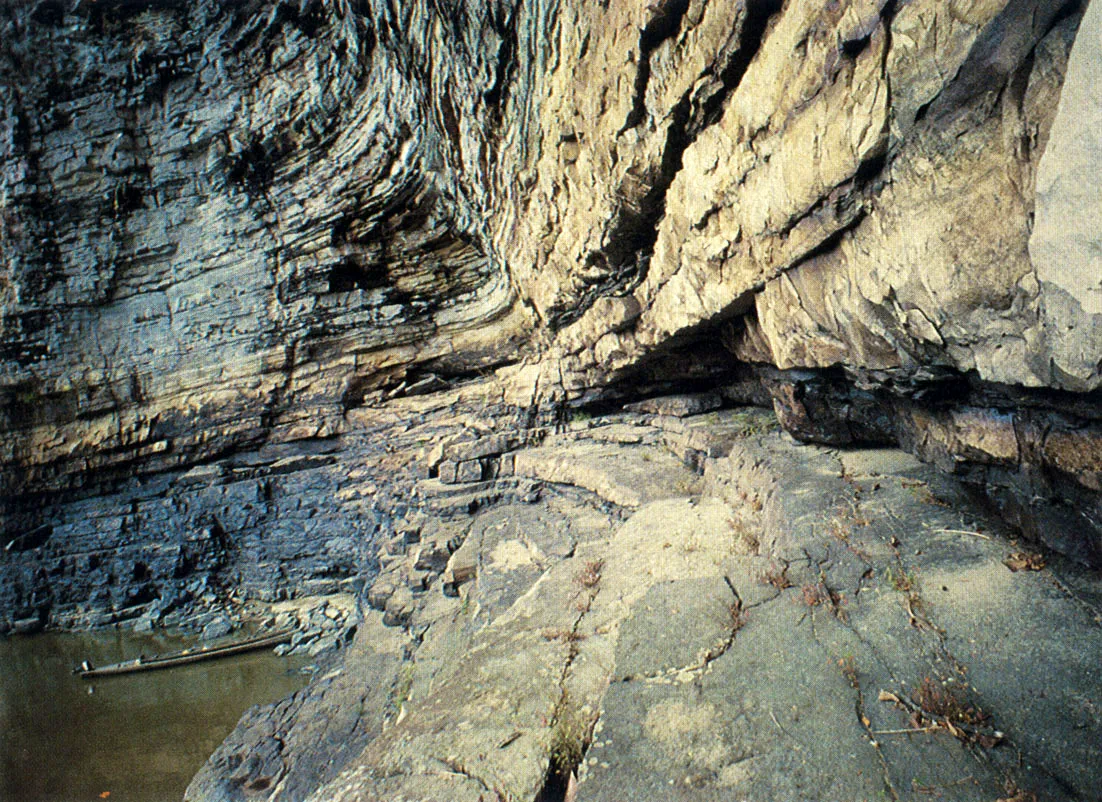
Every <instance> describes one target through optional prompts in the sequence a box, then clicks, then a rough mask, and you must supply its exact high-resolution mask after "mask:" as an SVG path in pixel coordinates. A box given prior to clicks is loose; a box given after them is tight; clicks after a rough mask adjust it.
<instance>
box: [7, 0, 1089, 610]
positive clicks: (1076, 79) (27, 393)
mask: <svg viewBox="0 0 1102 802" xmlns="http://www.w3.org/2000/svg"><path fill="white" fill-rule="evenodd" d="M1100 13H1102V12H1100V11H1099V10H1098V9H1097V8H1094V7H1091V8H1089V9H1087V10H1086V11H1085V14H1086V16H1085V17H1084V4H1082V3H1077V2H1062V3H1045V2H1040V1H1039V0H1014V1H1013V2H999V1H998V0H993V1H992V2H959V3H951V4H948V5H946V4H945V3H941V2H935V1H934V0H913V2H908V3H894V2H883V0H854V2H838V3H828V4H822V5H821V6H820V5H814V4H796V3H789V4H784V3H780V2H771V1H770V0H751V1H748V2H741V3H736V4H734V5H733V6H731V5H730V4H721V3H716V2H708V1H707V0H670V1H669V2H663V3H656V4H650V5H640V4H631V3H618V2H617V3H604V4H598V5H597V6H592V7H591V6H587V5H584V4H582V5H579V4H566V5H563V4H560V3H551V2H544V1H543V0H537V2H533V3H528V4H509V3H494V2H475V1H474V0H471V2H463V3H455V4H451V5H448V6H442V5H440V4H438V3H428V2H414V3H410V4H405V5H403V6H401V7H400V8H398V7H394V6H393V5H392V4H388V3H381V2H379V3H376V2H364V1H359V2H353V1H352V0H286V1H285V2H279V3H275V4H268V3H260V2H249V3H229V2H220V1H219V0H201V1H200V2H197V3H191V4H183V3H178V2H174V1H172V0H161V2H156V3H146V4H135V3H132V2H128V1H127V0H102V1H101V2H97V3H95V4H91V3H76V2H67V1H66V0H41V2H26V3H19V4H10V5H9V6H8V7H7V8H6V9H5V11H4V12H3V16H2V17H0V25H2V26H3V31H2V37H0V41H2V45H0V63H2V64H3V70H4V72H3V78H2V79H0V93H3V101H4V102H3V104H2V109H3V111H2V112H0V114H2V118H0V170H2V175H3V183H2V209H0V211H2V214H3V216H2V219H0V235H2V238H0V349H2V352H3V354H4V357H5V358H4V362H3V364H2V365H0V394H2V399H3V403H0V434H2V435H3V437H2V438H0V469H2V470H3V476H4V487H3V491H2V493H0V496H2V498H0V503H2V504H3V515H4V524H3V532H4V535H5V543H12V544H15V547H13V548H15V549H16V551H17V552H18V553H19V554H20V555H23V556H21V557H20V558H19V561H18V562H19V564H20V566H21V567H20V568H19V571H20V575H21V576H22V575H26V576H30V577H34V576H37V573H36V572H37V571H38V569H39V568H45V567H46V566H45V563H44V561H43V560H39V556H41V555H36V554H35V553H34V552H35V549H36V548H39V547H41V546H42V544H41V543H39V542H38V541H39V540H41V539H42V538H43V537H44V535H43V533H44V532H46V529H45V528H44V527H51V526H54V523H55V522H56V520H58V514H59V513H58V512H57V508H55V507H54V506H53V505H54V504H55V503H56V502H57V500H58V498H59V494H68V493H71V492H72V491H74V490H76V491H78V492H79V494H81V495H85V496H94V495H95V494H97V493H105V492H121V490H120V486H119V485H118V482H119V481H121V480H124V479H129V478H132V477H135V476H138V477H148V476H153V475H158V474H163V473H164V472H166V471H168V472H175V471H186V470H187V469H189V468H191V467H192V466H193V465H195V464H208V463H211V462H212V461H214V460H223V459H228V458H231V457H232V456H233V455H234V454H237V453H242V452H249V453H251V452H255V451H257V450H258V449H261V448H263V447H265V446H270V445H273V444H280V443H289V442H292V443H293V442H303V443H307V444H310V443H312V442H313V441H320V440H331V441H332V443H333V444H336V448H337V449H338V450H340V449H342V448H344V447H345V446H346V445H348V444H352V443H354V442H358V441H357V438H358V437H360V434H359V433H362V431H363V430H364V427H366V430H367V431H375V432H379V431H387V432H390V431H397V429H396V428H395V429H390V428H387V427H389V426H391V425H392V424H395V418H394V415H395V414H400V413H397V412H395V411H394V410H393V409H390V410H388V404H389V403H391V402H392V401H393V400H394V399H395V398H398V397H401V396H408V395H416V394H427V395H428V396H429V397H437V396H438V395H439V394H440V393H442V392H443V391H444V390H445V389H446V388H447V387H448V386H449V384H451V383H453V382H455V381H456V380H459V379H463V380H466V379H471V378H473V377H474V376H475V375H476V374H477V373H480V372H482V373H485V372H486V371H488V370H490V369H493V368H501V369H500V370H499V371H498V374H497V376H496V377H494V379H493V381H494V382H496V384H495V383H491V384H487V385H485V386H486V387H488V388H489V389H485V390H483V391H480V392H482V396H481V397H483V398H486V399H495V400H497V399H504V400H505V401H507V402H508V403H510V404H513V405H514V406H516V407H518V408H520V409H521V410H523V411H524V414H531V415H536V414H537V413H538V414H542V415H544V416H545V417H553V416H554V415H555V414H557V410H558V409H559V406H560V405H561V404H562V403H564V402H567V403H573V404H585V403H590V402H600V403H604V404H614V403H619V402H621V401H624V400H634V399H637V398H638V397H640V396H647V395H650V394H652V393H653V392H655V391H657V390H669V389H671V387H670V385H676V384H677V383H679V382H680V383H685V384H691V386H687V387H680V388H677V389H679V390H686V389H691V390H711V391H716V392H721V391H722V392H726V393H727V395H726V396H725V397H726V398H727V399H728V400H730V399H732V398H739V399H743V400H745V399H748V398H753V399H755V400H760V396H761V394H762V390H761V387H763V386H764V387H765V388H767V389H768V390H769V392H770V394H771V398H772V401H773V403H775V405H776V407H777V410H778V412H779V413H780V418H781V420H782V421H783V422H784V423H785V425H787V426H788V427H789V428H790V430H791V431H793V432H794V433H796V434H797V435H799V436H802V437H806V438H810V439H819V440H825V441H829V442H843V441H846V440H847V438H848V440H849V441H862V440H872V441H880V440H889V441H897V442H902V443H904V444H905V445H907V446H908V447H910V448H912V449H913V450H915V451H916V452H917V453H919V454H921V455H923V456H925V457H927V458H930V459H933V460H934V461H936V462H938V463H939V464H942V465H943V466H945V467H948V468H950V469H952V470H953V471H954V472H955V473H957V474H958V475H960V476H962V477H963V478H965V479H968V480H970V481H972V482H973V483H974V484H975V485H976V486H978V487H981V488H983V489H984V490H985V491H986V492H988V493H989V494H990V495H992V497H994V498H996V499H998V500H999V501H1000V504H1001V505H1002V506H1003V507H1004V508H1005V509H1006V510H1008V511H1009V512H1010V514H1011V517H1013V518H1015V519H1016V520H1018V521H1019V522H1020V523H1021V524H1022V526H1023V527H1025V528H1026V530H1027V531H1032V530H1037V531H1040V530H1042V529H1044V528H1045V527H1044V526H1042V525H1041V523H1043V521H1044V518H1043V516H1041V517H1038V516H1037V514H1036V512H1037V511H1036V509H1035V507H1036V506H1037V505H1036V504H1035V503H1034V500H1036V499H1041V501H1042V506H1044V505H1048V504H1049V502H1050V501H1051V500H1052V499H1057V503H1056V506H1057V507H1060V505H1061V504H1063V506H1062V507H1060V508H1061V509H1064V508H1067V509H1069V510H1071V517H1070V518H1067V519H1066V521H1077V522H1079V523H1081V524H1083V526H1084V527H1085V529H1084V530H1083V532H1084V534H1083V535H1082V536H1077V537H1079V539H1080V540H1081V541H1082V542H1081V543H1080V544H1079V545H1078V546H1071V547H1069V550H1070V551H1072V552H1073V553H1076V554H1079V555H1080V556H1082V557H1084V558H1085V559H1088V560H1093V559H1096V558H1095V557H1092V556H1091V555H1096V554H1097V552H1098V543H1099V542H1100V535H1099V526H1098V524H1097V523H1096V521H1097V516H1096V515H1095V514H1094V512H1092V510H1095V509H1097V499H1098V487H1097V483H1098V482H1097V476H1098V464H1097V462H1096V461H1093V456H1092V455H1094V454H1096V453H1097V450H1096V447H1095V443H1094V441H1095V440H1096V439H1097V436H1096V433H1097V429H1098V426H1099V420H1100V413H1099V404H1098V396H1097V393H1098V388H1099V385H1100V374H1099V363H1098V357H1099V354H1102V329H1100V327H1099V323H1098V320H1099V315H1098V314H1097V312H1098V299H1097V297H1096V296H1097V294H1098V292H1097V290H1098V288H1097V287H1096V286H1095V285H1096V283H1097V282H1096V279H1097V276H1095V275H1094V274H1095V273H1096V272H1097V265H1096V264H1095V263H1096V261H1097V260H1096V259H1095V256H1096V254H1095V253H1094V251H1095V250H1096V247H1095V246H1096V245H1097V242H1096V241H1097V231H1096V230H1095V228H1096V226H1094V225H1093V220H1094V217H1093V215H1092V214H1091V213H1090V211H1089V209H1093V207H1092V206H1089V204H1088V203H1087V202H1086V201H1084V200H1083V199H1082V198H1081V197H1080V196H1079V193H1081V192H1084V191H1088V190H1087V189H1085V187H1087V185H1088V184H1089V182H1086V181H1083V180H1077V177H1081V176H1084V175H1093V174H1094V173H1095V172H1097V169H1096V168H1097V167H1098V148H1097V147H1096V145H1097V143H1096V142H1095V141H1094V139H1092V138H1091V137H1092V135H1093V132H1094V128H1095V127H1096V126H1093V122H1095V121H1096V119H1097V118H1098V116H1099V114H1100V113H1102V112H1099V111H1098V109H1097V106H1098V98H1097V91H1096V89H1097V88H1096V86H1095V84H1096V83H1097V82H1096V81H1094V80H1093V77H1092V76H1093V71H1094V70H1095V68H1096V65H1097V63H1098V61H1099V59H1098V58H1097V55H1098V48H1099V44H1098V35H1097V30H1098V22H1097V18H1098V16H1099V14H1100ZM1082 19H1085V20H1086V21H1085V22H1083V25H1084V26H1085V27H1083V28H1082V30H1083V31H1084V33H1083V34H1081V35H1078V36H1077V30H1079V26H1080V23H1081V20H1082ZM1065 75H1066V76H1067V79H1066V81H1065ZM1087 200H1088V201H1089V200H1090V199H1089V198H1088V199H1087ZM1088 207H1089V208H1088ZM1035 217H1036V220H1037V225H1036V227H1035V228H1034V226H1033V220H1034V218H1035ZM1092 271H1093V272H1092ZM747 364H753V365H757V366H759V368H758V370H757V373H755V374H753V375H751V376H750V378H749V379H747V378H746V374H745V373H744V372H739V371H740V370H741V369H742V367H741V366H745V365H747ZM503 366H504V367H503ZM776 369H779V370H780V371H782V372H781V373H777V372H776ZM785 371H787V373H785ZM736 378H737V379H738V380H739V382H740V385H739V388H738V389H737V390H735V389H731V388H732V387H733V386H734V384H733V382H734V380H735V379H736ZM824 382H825V383H826V384H829V385H831V386H832V387H833V389H832V390H831V392H829V393H826V394H824V395H822V396H821V397H819V398H818V400H815V401H814V403H811V404H810V406H809V405H808V403H804V400H802V399H805V398H807V396H806V395H802V394H805V391H806V387H807V386H812V385H816V384H817V383H818V384H820V385H821V384H823V383H824ZM755 383H756V384H757V385H758V389H757V390H755V389H753V388H751V387H749V386H748V384H755ZM931 387H936V388H937V389H936V390H932V389H931ZM724 388H727V389H724ZM801 388H804V389H801ZM722 392H721V394H722ZM440 397H443V396H440ZM441 403H442V404H444V403H450V402H444V401H441ZM487 403H489V402H487ZM1023 404H1024V410H1025V411H1021V410H1019V406H1021V405H1023ZM801 405H802V407H803V409H802V411H801V409H800V407H801ZM354 411H355V414H353V412H354ZM490 417H493V416H490ZM506 419H507V420H508V421H510V422H515V421H517V420H522V419H523V414H522V416H521V417H520V418H518V417H517V415H516V414H515V410H510V411H509V412H508V414H507V415H506ZM1027 419H1028V420H1027ZM961 420H964V421H966V425H965V424H961V423H960V421H961ZM1007 421H1010V423H1007ZM1023 421H1024V422H1023ZM840 422H841V423H840ZM376 424H378V425H381V426H382V428H376V429H372V428H371V427H372V426H375V425H376ZM522 428H523V427H522ZM839 428H841V429H842V431H841V432H840V431H839ZM1011 429H1012V430H1013V436H1011V435H1010V434H1009V432H1010V430H1011ZM346 435H351V436H350V437H348V438H347V439H342V438H345V436H346ZM513 435H514V436H515V435H516V433H513ZM520 436H521V438H522V439H523V437H524V435H523V434H522V435H520ZM1054 436H1055V439H1054ZM306 447H307V450H309V449H310V448H313V447H314V446H313V445H308V446H306ZM453 462H454V469H455V471H457V472H458V471H459V470H460V468H461V467H462V465H463V461H461V460H453ZM467 463H469V464H467V466H466V469H467V470H476V469H477V470H479V471H482V470H483V469H484V468H485V466H484V465H482V464H481V463H477V464H476V462H472V461H471V460H467ZM220 464H222V463H220ZM449 469H450V468H449ZM165 475H167V476H169V478H170V479H171V478H172V477H173V476H175V474H174V473H172V474H165ZM457 476H458V474H457ZM480 478H486V479H489V478H492V477H489V476H486V477H482V476H481V474H480ZM326 487H328V485H326ZM328 492H329V491H328V490H326V489H324V488H323V486H322V485H318V486H316V487H312V489H311V490H309V493H312V494H314V495H317V496H324V495H325V494H326V493H328ZM168 497H169V498H174V497H175V495H174V491H169V492H168ZM1065 497H1066V498H1065ZM113 498H114V499H115V500H114V501H112V502H111V503H112V504H114V503H116V501H117V502H118V503H119V504H121V505H122V508H125V507H126V505H128V504H129V503H130V501H131V500H132V499H130V498H128V497H126V495H125V493H123V494H122V495H120V496H116V497H113ZM1061 499H1063V500H1061ZM1068 499H1070V501H1068ZM1083 510H1086V512H1085V513H1081V511H1083ZM65 514H68V513H65ZM1076 516H1078V517H1076ZM62 517H64V516H62ZM115 517H119V518H120V519H121V518H125V516H115ZM381 517H382V518H385V517H386V516H385V515H383V516H381ZM1061 520H1065V519H1061ZM1092 521H1093V522H1094V523H1092ZM254 524H255V521H254ZM1062 526H1064V524H1062ZM55 528H56V527H55ZM247 528H248V527H245V529H247ZM245 529H242V530H241V532H242V533H243V532H244V531H245ZM58 531H64V527H62V528H61V529H60V530H58ZM125 534H126V533H125V532H123V531H122V529H121V528H119V529H117V530H113V532H112V534H111V536H110V537H108V538H107V539H106V540H104V541H103V542H102V543H101V544H100V545H101V546H103V547H104V548H110V547H111V546H112V543H114V542H115V541H118V542H124V541H125V537H123V535H125ZM51 537H52V542H53V543H54V546H55V547H56V548H60V549H61V553H60V554H58V553H51V554H50V555H49V559H50V560H55V559H61V560H64V558H65V557H66V554H65V547H64V541H65V538H63V537H58V536H51ZM302 537H303V538H307V536H306V535H305V534H303V535H302ZM112 538H114V540H112ZM227 538H228V540H229V541H230V542H231V543H232V542H235V541H237V540H242V541H244V540H247V536H246V535H245V534H240V533H235V532H230V533H228V534H227ZM1061 538H1062V535H1061ZM1058 539H1060V538H1058ZM43 542H45V541H43ZM97 548H98V546H97ZM295 549H296V546H295V544H294V542H288V543H287V544H286V547H285V549H284V547H280V548H279V549H277V550H276V551H277V552H278V553H283V552H284V551H286V552H287V553H294V552H295ZM261 551H262V550H261ZM257 553H260V552H257ZM1084 555H1085V556H1084ZM258 559H259V558H258ZM36 560H39V562H38V563H36V562H35V561H36ZM261 561H262V560H261ZM211 563H212V565H213V564H217V563H218V561H217V560H212V561H211ZM166 564H167V563H166ZM51 565H53V564H52V563H51ZM63 570H68V568H65V569H63ZM23 584H24V585H25V586H34V587H38V585H39V584H40V583H39V581H38V580H37V579H35V580H33V581H32V580H28V581H26V582H24V583H23ZM120 592H121V591H120ZM27 593H28V591H24V592H23V593H22V594H16V596H21V595H22V596H26V595H27ZM123 595H124V596H125V595H126V594H125V593H124V594H123ZM25 602H27V599H25V598H24V599H23V600H22V602H20V603H25Z"/></svg>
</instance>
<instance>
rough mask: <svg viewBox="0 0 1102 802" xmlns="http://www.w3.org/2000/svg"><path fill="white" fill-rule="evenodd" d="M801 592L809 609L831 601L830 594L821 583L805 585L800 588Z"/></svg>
mask: <svg viewBox="0 0 1102 802" xmlns="http://www.w3.org/2000/svg"><path fill="white" fill-rule="evenodd" d="M800 592H801V594H802V595H803V601H804V604H806V605H807V606H808V607H818V606H819V605H820V604H826V603H827V602H829V601H830V594H829V593H828V592H827V589H826V587H824V586H823V584H822V583H821V582H817V583H815V584H814V585H812V584H810V583H809V584H807V585H804V586H803V587H802V588H800Z"/></svg>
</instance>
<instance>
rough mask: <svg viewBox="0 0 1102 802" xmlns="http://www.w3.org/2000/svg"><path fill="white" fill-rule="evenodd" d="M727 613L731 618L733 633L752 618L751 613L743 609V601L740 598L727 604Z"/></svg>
mask: <svg viewBox="0 0 1102 802" xmlns="http://www.w3.org/2000/svg"><path fill="white" fill-rule="evenodd" d="M727 614H728V615H729V616H730V619H731V634H734V633H736V632H738V631H739V630H740V629H742V628H743V627H744V626H746V622H747V621H748V620H749V619H750V613H748V612H747V611H746V610H743V609H742V602H741V601H739V600H738V599H735V600H734V601H733V602H731V603H730V604H729V605H727Z"/></svg>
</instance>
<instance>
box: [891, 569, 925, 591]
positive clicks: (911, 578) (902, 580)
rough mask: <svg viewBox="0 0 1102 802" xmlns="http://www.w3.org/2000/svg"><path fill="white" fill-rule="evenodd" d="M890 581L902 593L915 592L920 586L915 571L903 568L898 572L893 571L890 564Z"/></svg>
mask: <svg viewBox="0 0 1102 802" xmlns="http://www.w3.org/2000/svg"><path fill="white" fill-rule="evenodd" d="M888 582H889V584H891V586H892V587H893V588H894V589H895V590H898V591H899V592H900V593H913V592H915V590H917V588H918V582H917V581H916V580H915V575H914V574H913V573H911V572H908V571H904V570H902V569H900V570H899V571H898V572H896V571H893V570H892V567H891V566H890V565H889V566H888Z"/></svg>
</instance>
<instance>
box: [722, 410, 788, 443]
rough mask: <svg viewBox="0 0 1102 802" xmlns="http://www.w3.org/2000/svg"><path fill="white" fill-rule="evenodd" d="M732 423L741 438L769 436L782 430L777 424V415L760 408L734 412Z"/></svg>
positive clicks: (731, 418)
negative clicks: (770, 433)
mask: <svg viewBox="0 0 1102 802" xmlns="http://www.w3.org/2000/svg"><path fill="white" fill-rule="evenodd" d="M730 421H731V422H732V423H733V424H734V426H735V428H736V430H737V434H738V436H739V437H753V436H755V435H759V434H768V433H769V432H775V431H777V430H778V429H780V428H781V426H780V424H779V423H777V417H776V415H774V414H773V413H772V412H771V411H769V410H765V409H759V408H758V407H747V408H745V409H741V410H739V411H738V412H734V413H732V414H731V417H730Z"/></svg>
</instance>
